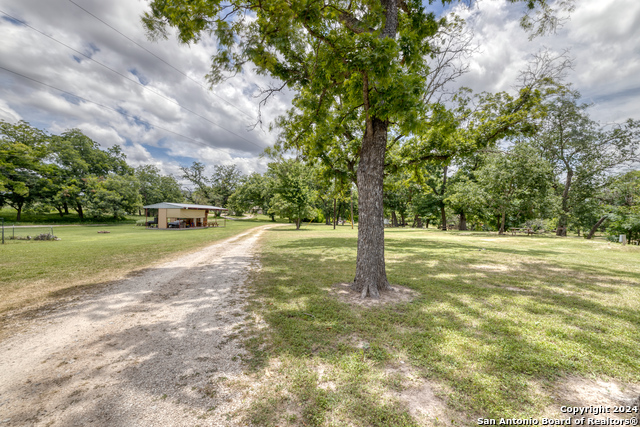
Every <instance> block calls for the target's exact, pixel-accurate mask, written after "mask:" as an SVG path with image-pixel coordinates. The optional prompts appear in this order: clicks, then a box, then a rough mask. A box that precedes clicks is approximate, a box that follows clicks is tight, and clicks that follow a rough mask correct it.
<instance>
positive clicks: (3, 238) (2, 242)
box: [0, 218, 4, 245]
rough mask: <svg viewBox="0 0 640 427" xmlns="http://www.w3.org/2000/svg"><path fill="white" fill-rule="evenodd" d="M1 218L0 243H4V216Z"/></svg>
mask: <svg viewBox="0 0 640 427" xmlns="http://www.w3.org/2000/svg"><path fill="white" fill-rule="evenodd" d="M0 219H1V220H2V244H3V245H4V218H0Z"/></svg>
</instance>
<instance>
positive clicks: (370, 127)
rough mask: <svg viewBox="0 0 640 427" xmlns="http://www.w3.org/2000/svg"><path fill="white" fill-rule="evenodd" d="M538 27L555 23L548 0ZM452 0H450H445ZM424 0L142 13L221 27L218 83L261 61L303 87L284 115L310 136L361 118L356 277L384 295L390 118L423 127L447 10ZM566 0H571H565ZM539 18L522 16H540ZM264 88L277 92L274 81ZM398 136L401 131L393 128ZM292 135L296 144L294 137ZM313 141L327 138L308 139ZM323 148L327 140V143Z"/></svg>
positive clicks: (213, 6) (184, 24)
mask: <svg viewBox="0 0 640 427" xmlns="http://www.w3.org/2000/svg"><path fill="white" fill-rule="evenodd" d="M509 1H510V2H512V3H516V2H524V3H526V5H527V7H528V8H529V9H530V10H534V9H536V7H538V8H539V9H540V10H541V11H543V13H542V14H541V15H538V16H539V17H541V20H540V21H538V24H540V25H538V26H537V28H538V29H541V31H544V29H545V26H547V25H548V24H549V23H550V24H551V25H554V24H555V22H554V21H553V19H551V20H549V19H547V18H548V17H553V13H550V6H549V5H548V2H547V0H509ZM451 2H452V0H442V3H443V4H447V3H451ZM432 3H433V2H432V1H429V4H427V5H425V4H423V2H422V1H421V0H356V1H352V0H349V1H345V0H322V1H318V0H303V1H290V0H230V1H222V0H153V1H151V3H150V6H151V9H150V11H149V12H147V13H146V14H145V16H144V17H143V21H144V23H145V25H146V27H147V29H148V30H149V33H150V35H151V36H152V37H161V36H166V35H167V31H166V29H167V26H173V27H176V28H177V29H178V37H179V39H180V40H181V41H182V42H185V43H190V42H197V41H198V40H199V39H200V38H202V37H206V36H208V35H213V36H215V38H216V39H217V42H218V46H217V50H216V52H215V53H214V55H213V59H212V68H211V73H210V74H209V77H210V79H211V82H212V83H216V82H218V81H220V80H221V79H222V78H223V77H224V76H226V75H228V74H229V73H231V74H233V73H238V72H241V71H242V69H243V67H244V66H245V65H246V64H248V63H252V64H253V65H255V67H256V68H257V70H258V72H260V73H262V74H265V75H269V76H271V77H274V78H276V79H278V80H279V81H280V82H282V86H281V87H285V86H288V87H289V88H290V89H292V90H293V91H295V93H296V95H295V98H294V102H293V103H294V108H293V109H292V110H291V111H290V113H289V115H288V116H287V117H285V118H284V119H283V121H282V122H281V124H284V125H285V127H286V125H287V124H294V127H295V128H297V130H298V131H299V132H298V134H299V135H300V136H302V137H304V135H305V133H308V132H313V131H314V129H315V127H316V126H318V125H323V124H325V123H327V122H329V123H334V124H336V126H337V127H338V128H339V126H338V125H340V123H341V121H342V120H347V121H356V122H359V123H360V128H359V130H358V132H359V133H358V134H357V135H354V136H355V138H357V139H359V142H358V145H357V153H356V154H357V156H358V166H357V185H358V192H359V196H360V197H359V202H358V203H359V212H360V218H359V228H358V255H357V264H356V274H355V281H354V287H355V289H356V290H358V291H360V292H361V295H362V296H363V297H364V296H372V297H378V296H379V292H380V291H381V290H385V289H387V288H388V287H389V283H388V281H387V276H386V270H385V262H384V228H383V177H384V169H385V155H386V153H387V148H388V134H389V130H390V127H392V126H393V127H394V129H395V130H394V132H397V134H398V135H403V134H404V135H406V134H410V133H412V132H414V131H418V130H419V129H420V126H421V124H422V123H423V122H424V117H425V115H428V113H427V110H428V108H427V107H428V104H427V103H425V99H426V97H425V93H426V92H427V91H429V90H430V89H429V84H428V82H429V79H428V76H429V59H430V58H431V55H432V54H433V53H434V47H435V46H437V45H438V43H439V41H438V38H437V37H436V36H437V35H438V34H439V33H438V31H439V29H441V28H442V27H443V26H445V25H447V22H446V20H445V19H444V18H438V17H437V16H436V15H435V13H433V12H430V11H429V9H430V8H431V4H432ZM560 3H566V2H560ZM535 21H536V20H535V18H534V19H533V21H532V20H528V21H527V20H525V21H523V22H524V23H525V24H527V25H528V24H531V23H533V24H535V23H536V22H535ZM278 89H280V88H278V87H274V88H272V89H271V90H268V91H266V92H265V97H266V98H265V99H268V97H269V96H270V94H271V93H273V92H272V91H277V90H278ZM394 139H395V137H394ZM289 142H290V143H292V144H294V145H295V142H291V141H289ZM307 142H308V144H309V145H307V146H306V147H305V148H307V149H309V150H310V151H313V149H314V147H313V145H314V144H320V145H322V144H323V142H322V141H317V140H316V141H314V140H307ZM319 149H320V151H324V149H325V148H324V147H323V146H320V147H319Z"/></svg>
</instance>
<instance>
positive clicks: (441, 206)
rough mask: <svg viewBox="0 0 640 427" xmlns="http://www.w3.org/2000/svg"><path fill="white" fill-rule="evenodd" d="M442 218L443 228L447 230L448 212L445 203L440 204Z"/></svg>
mask: <svg viewBox="0 0 640 427" xmlns="http://www.w3.org/2000/svg"><path fill="white" fill-rule="evenodd" d="M440 219H441V221H442V229H443V230H444V231H447V213H446V212H445V210H444V203H442V204H441V205H440Z"/></svg>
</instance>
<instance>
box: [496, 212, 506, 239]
mask: <svg viewBox="0 0 640 427" xmlns="http://www.w3.org/2000/svg"><path fill="white" fill-rule="evenodd" d="M506 220H507V210H506V209H505V210H503V211H502V217H501V219H500V231H498V234H504V226H505V222H506Z"/></svg>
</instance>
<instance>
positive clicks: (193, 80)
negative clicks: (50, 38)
mask: <svg viewBox="0 0 640 427" xmlns="http://www.w3.org/2000/svg"><path fill="white" fill-rule="evenodd" d="M69 2H70V3H72V4H74V5H76V6H77V7H78V8H79V9H81V10H83V11H84V12H86V13H87V14H89V15H91V16H93V17H94V18H95V19H97V20H98V21H100V22H102V23H103V24H104V25H106V26H107V27H109V28H111V29H112V30H113V31H115V32H116V33H118V34H120V35H121V36H122V37H124V38H125V39H127V40H129V41H130V42H131V43H133V44H135V45H136V46H138V47H139V48H140V49H142V50H144V51H145V52H147V53H148V54H150V55H152V56H154V57H155V58H157V59H159V60H160V61H162V62H163V63H165V64H166V65H168V66H169V67H171V68H173V69H174V70H176V71H177V72H178V73H180V74H182V75H183V76H184V77H186V78H188V79H189V80H191V81H192V82H194V83H195V84H197V85H198V86H200V87H201V88H202V89H204V90H205V91H207V93H210V94H212V95H213V96H215V97H216V98H218V99H220V100H221V101H223V102H225V103H227V105H230V106H231V107H233V108H235V109H236V110H238V111H239V112H241V113H242V114H244V115H245V116H247V117H248V118H250V119H252V120H253V119H255V117H253V116H252V115H250V114H248V113H245V112H244V111H243V110H241V109H240V108H238V107H237V106H235V105H234V104H232V103H231V102H229V101H227V100H226V99H224V98H223V97H221V96H220V95H217V94H216V93H213V92H211V91H210V90H209V89H208V88H207V87H206V86H205V85H203V84H202V83H200V82H199V81H198V80H196V79H194V78H193V77H191V76H189V75H188V74H187V73H185V72H184V71H182V70H180V69H179V68H177V67H175V66H173V65H172V64H170V63H169V62H167V61H166V60H164V59H163V58H161V57H159V56H158V55H156V54H155V53H153V52H152V51H150V50H149V49H147V48H146V47H144V46H143V45H141V44H139V43H138V42H136V41H135V40H133V39H132V38H131V37H129V36H127V35H126V34H124V33H122V32H120V31H119V30H118V29H117V28H114V27H113V26H111V25H109V24H108V23H107V22H105V21H104V20H102V19H100V18H99V17H97V16H96V15H94V14H93V13H91V12H89V11H88V10H87V9H85V8H84V7H82V6H80V5H79V4H78V3H76V2H74V1H73V0H69Z"/></svg>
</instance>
